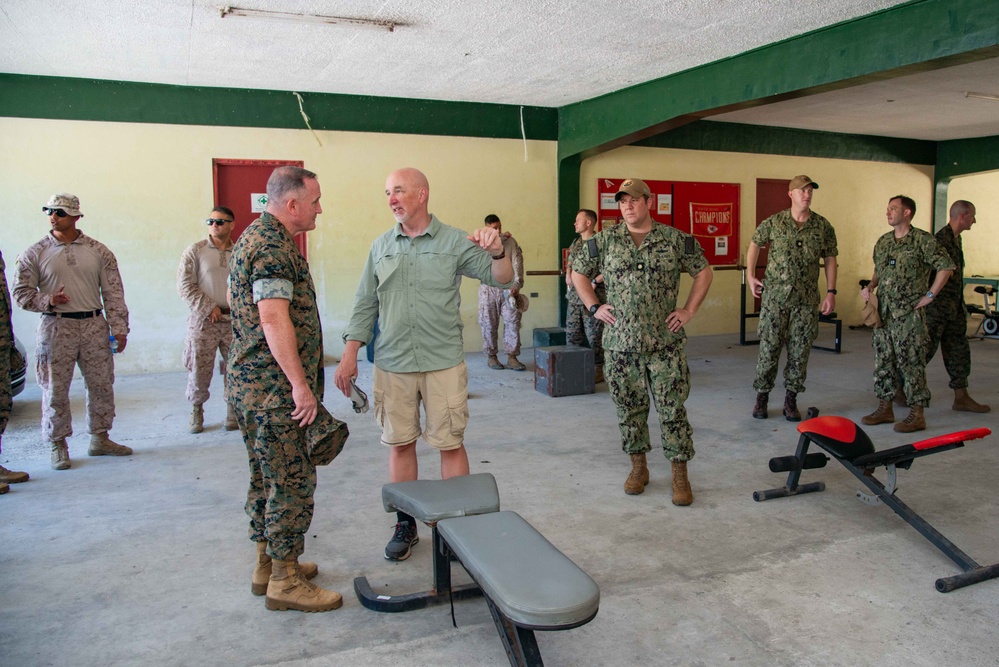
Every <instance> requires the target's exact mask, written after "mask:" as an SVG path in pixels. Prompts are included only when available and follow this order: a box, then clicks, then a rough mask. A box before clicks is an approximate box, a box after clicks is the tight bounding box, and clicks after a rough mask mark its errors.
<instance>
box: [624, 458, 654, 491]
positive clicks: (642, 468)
mask: <svg viewBox="0 0 999 667" xmlns="http://www.w3.org/2000/svg"><path fill="white" fill-rule="evenodd" d="M648 483H649V467H648V465H647V464H646V461H645V452H642V453H641V454H632V455H631V473H629V474H628V479H626V480H624V492H625V493H627V494H628V495H629V496H637V495H639V494H640V493H642V492H643V491H645V485H646V484H648Z"/></svg>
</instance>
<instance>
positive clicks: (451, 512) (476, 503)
mask: <svg viewBox="0 0 999 667" xmlns="http://www.w3.org/2000/svg"><path fill="white" fill-rule="evenodd" d="M382 505H383V506H384V507H385V511H386V512H405V513H406V514H409V515H411V516H413V517H415V518H416V519H417V521H422V522H424V523H428V524H434V523H437V522H438V521H440V520H441V519H450V518H453V517H459V516H472V515H473V514H488V513H489V512H498V511H499V508H500V501H499V490H498V489H497V488H496V478H495V477H493V476H492V475H491V474H489V473H487V472H480V473H477V474H475V475H462V476H459V477H452V478H450V479H444V480H436V479H418V480H414V481H412V482H395V483H394V484H386V485H385V486H383V487H382Z"/></svg>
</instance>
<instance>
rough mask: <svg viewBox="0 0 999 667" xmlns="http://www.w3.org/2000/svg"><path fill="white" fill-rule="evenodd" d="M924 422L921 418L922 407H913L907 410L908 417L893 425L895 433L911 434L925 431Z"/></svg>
mask: <svg viewBox="0 0 999 667" xmlns="http://www.w3.org/2000/svg"><path fill="white" fill-rule="evenodd" d="M925 430H926V420H925V419H924V418H923V406H921V405H913V406H912V407H911V408H909V416H907V417H906V418H905V419H903V420H902V421H900V422H899V423H897V424H895V432H896V433H913V432H915V431H925Z"/></svg>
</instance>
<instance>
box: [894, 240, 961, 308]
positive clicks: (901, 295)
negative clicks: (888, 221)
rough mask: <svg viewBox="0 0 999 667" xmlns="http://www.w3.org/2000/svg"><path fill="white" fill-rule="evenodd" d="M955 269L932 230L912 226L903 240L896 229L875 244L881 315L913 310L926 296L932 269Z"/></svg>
mask: <svg viewBox="0 0 999 667" xmlns="http://www.w3.org/2000/svg"><path fill="white" fill-rule="evenodd" d="M953 268H954V262H952V261H951V260H950V258H949V257H947V253H945V252H944V250H943V248H941V247H940V244H939V243H937V240H936V239H935V238H933V235H932V234H930V233H929V232H924V231H923V230H922V229H917V228H915V227H913V228H912V229H910V230H909V233H908V234H906V235H905V236H903V237H902V238H900V239H896V238H895V232H894V230H892V231H890V232H888V233H887V234H885V235H884V236H882V237H881V238H879V239H878V242H877V243H876V244H874V271H875V273H876V274H877V276H878V306H879V310H880V311H881V313H880V314H881V317H882V318H885V317H900V316H902V315H906V314H908V313H911V312H912V310H913V308H915V306H916V304H917V303H918V302H919V300H920V299H921V298H923V297H924V296H925V295H926V285H927V284H928V283H929V280H930V271H931V270H933V269H936V270H937V271H946V270H950V269H953Z"/></svg>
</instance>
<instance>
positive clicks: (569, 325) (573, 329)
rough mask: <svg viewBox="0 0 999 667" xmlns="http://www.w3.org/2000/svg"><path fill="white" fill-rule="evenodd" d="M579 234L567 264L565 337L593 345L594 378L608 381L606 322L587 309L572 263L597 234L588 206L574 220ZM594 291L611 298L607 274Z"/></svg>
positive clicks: (596, 280) (603, 299)
mask: <svg viewBox="0 0 999 667" xmlns="http://www.w3.org/2000/svg"><path fill="white" fill-rule="evenodd" d="M574 226H575V228H576V233H577V234H579V236H578V237H576V238H575V239H573V241H572V244H571V245H570V246H569V260H568V262H567V264H566V267H565V284H566V285H568V287H569V289H568V292H567V294H566V301H567V302H568V304H567V305H568V308H567V309H566V315H565V340H566V342H567V343H568V344H569V345H579V346H584V347H589V348H590V349H591V350H593V363H594V382H596V383H597V384H600V383H601V382H603V381H604V344H603V339H604V323H603V322H601V321H600V320H598V319H597V318H595V317H590V314H589V313H588V312H586V306H584V305H583V301H582V299H580V298H579V293H578V292H577V291H576V286H575V285H574V284H573V282H572V275H573V270H572V265H573V263H574V262H575V261H576V257H577V256H578V255H579V253H581V252H585V249H586V242H587V241H589V240H590V239H591V238H593V235H594V234H596V227H597V214H596V212H595V211H591V210H590V209H588V208H581V209H579V212H578V213H577V214H576V221H575V223H574ZM591 284H592V285H593V292H594V294H595V295H596V297H597V301H599V302H600V303H606V302H607V289H606V288H605V287H604V277H603V276H602V275H600V274H597V275H596V277H594V279H593V281H592V283H591Z"/></svg>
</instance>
